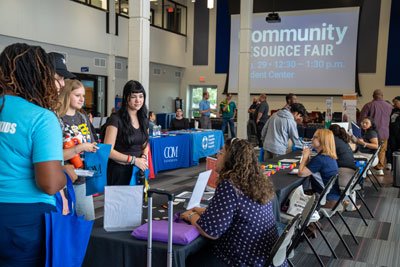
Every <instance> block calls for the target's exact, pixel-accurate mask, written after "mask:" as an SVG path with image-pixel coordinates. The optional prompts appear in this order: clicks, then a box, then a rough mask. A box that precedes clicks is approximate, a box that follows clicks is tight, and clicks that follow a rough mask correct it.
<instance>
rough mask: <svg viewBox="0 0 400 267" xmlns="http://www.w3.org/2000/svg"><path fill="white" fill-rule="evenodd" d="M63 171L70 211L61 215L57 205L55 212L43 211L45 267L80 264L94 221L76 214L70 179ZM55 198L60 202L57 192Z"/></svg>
mask: <svg viewBox="0 0 400 267" xmlns="http://www.w3.org/2000/svg"><path fill="white" fill-rule="evenodd" d="M64 173H65V175H66V177H67V198H68V206H69V208H70V211H71V212H70V214H68V215H62V212H61V211H60V209H59V207H58V208H57V210H58V211H57V212H50V213H45V224H46V265H45V266H46V267H53V266H54V267H55V266H57V267H63V266H66V267H67V266H68V267H74V266H81V265H82V262H83V259H84V258H85V254H86V248H87V245H88V243H89V238H90V234H91V232H92V227H93V222H94V221H85V220H84V219H83V216H77V215H76V211H75V193H74V188H73V186H72V180H71V178H70V177H69V176H68V174H67V173H66V172H65V171H64ZM56 198H57V203H60V199H59V198H61V196H60V194H59V193H57V194H56ZM61 203H62V200H61ZM61 210H62V208H61Z"/></svg>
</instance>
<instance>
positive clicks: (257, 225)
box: [182, 138, 286, 267]
mask: <svg viewBox="0 0 400 267" xmlns="http://www.w3.org/2000/svg"><path fill="white" fill-rule="evenodd" d="M215 171H216V172H217V173H219V177H218V181H217V184H218V186H217V189H216V191H215V195H214V197H213V198H212V200H211V203H210V204H209V206H208V208H207V209H204V208H194V209H192V210H189V211H187V212H185V213H183V214H182V217H183V219H185V220H186V221H189V222H190V223H191V224H193V225H195V226H196V227H197V228H198V229H199V231H200V233H201V235H203V236H205V237H207V238H210V239H212V240H216V241H215V242H214V243H213V244H212V248H211V247H209V248H208V249H204V250H202V251H201V252H199V253H198V254H195V255H193V256H192V257H189V258H188V261H187V262H188V264H187V265H188V266H220V267H222V266H264V262H265V261H266V260H267V258H268V254H269V252H270V251H271V248H272V246H273V245H274V243H275V242H276V240H277V238H278V231H277V227H276V224H275V218H274V214H273V212H272V202H271V200H272V199H273V197H274V188H273V185H272V183H271V182H270V180H268V179H267V178H266V176H265V175H264V174H263V170H262V168H261V167H260V165H259V164H258V163H257V158H256V156H255V154H254V151H253V148H252V146H251V145H250V144H249V143H248V142H247V141H245V140H239V139H237V138H233V139H229V140H228V141H227V142H226V143H225V145H224V147H223V149H222V150H221V151H220V153H219V154H218V159H217V163H216V167H215ZM284 265H286V261H285V263H284Z"/></svg>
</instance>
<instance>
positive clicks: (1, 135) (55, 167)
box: [0, 44, 66, 266]
mask: <svg viewBox="0 0 400 267" xmlns="http://www.w3.org/2000/svg"><path fill="white" fill-rule="evenodd" d="M54 74H55V72H54V66H53V59H52V58H51V57H50V56H49V55H48V54H46V52H45V51H44V50H43V49H42V48H41V47H38V46H29V45H27V44H13V45H10V46H8V47H6V48H5V49H4V51H3V52H2V53H1V55H0V233H1V234H0V266H44V260H45V258H46V257H45V231H44V230H45V222H44V216H43V215H44V213H46V212H50V211H55V210H56V208H55V205H56V200H55V197H54V196H53V195H54V194H55V193H57V192H58V191H59V190H61V189H62V188H63V187H64V186H65V183H66V177H65V175H64V173H63V172H62V167H61V161H62V156H63V155H62V140H61V137H62V135H61V128H60V124H59V122H58V119H57V117H56V115H55V113H54V112H53V111H54V110H55V108H56V107H57V105H58V101H57V88H56V85H55V78H54Z"/></svg>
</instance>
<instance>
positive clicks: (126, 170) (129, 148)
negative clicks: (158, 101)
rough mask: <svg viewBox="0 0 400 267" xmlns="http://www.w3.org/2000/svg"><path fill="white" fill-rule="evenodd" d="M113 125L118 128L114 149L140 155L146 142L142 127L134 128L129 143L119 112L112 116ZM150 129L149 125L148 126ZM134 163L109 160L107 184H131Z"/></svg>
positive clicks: (110, 123) (126, 153) (127, 153)
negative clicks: (126, 139) (125, 163)
mask: <svg viewBox="0 0 400 267" xmlns="http://www.w3.org/2000/svg"><path fill="white" fill-rule="evenodd" d="M109 125H112V126H114V127H116V128H117V129H118V134H117V138H116V140H115V145H114V150H116V151H118V152H119V153H122V154H125V155H133V156H135V157H137V158H138V157H140V156H141V154H142V151H143V145H144V143H145V142H146V135H145V133H144V132H143V131H142V130H141V128H139V129H136V128H133V135H134V137H133V140H134V141H133V143H132V144H128V143H127V142H126V141H125V138H123V133H122V127H123V124H122V121H121V119H120V117H119V116H118V114H113V115H111V117H110V120H109V122H108V126H109ZM146 128H147V129H148V125H147V126H146ZM132 170H133V165H123V164H119V163H117V162H115V161H114V160H112V159H109V160H108V165H107V184H108V185H129V183H130V181H131V177H132Z"/></svg>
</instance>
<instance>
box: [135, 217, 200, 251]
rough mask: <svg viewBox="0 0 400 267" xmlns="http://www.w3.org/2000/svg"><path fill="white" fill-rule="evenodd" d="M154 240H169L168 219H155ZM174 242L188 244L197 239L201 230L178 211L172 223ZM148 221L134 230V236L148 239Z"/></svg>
mask: <svg viewBox="0 0 400 267" xmlns="http://www.w3.org/2000/svg"><path fill="white" fill-rule="evenodd" d="M152 226H153V241H158V242H165V243H167V242H168V221H165V220H161V221H155V220H153V225H152ZM172 229H173V230H172V243H173V244H176V245H187V244H189V243H190V242H192V241H193V240H195V239H196V238H197V237H198V236H199V235H200V232H199V230H197V228H196V226H193V225H190V224H187V223H186V222H184V221H183V220H182V219H181V218H180V214H179V213H177V214H175V215H174V218H173V223H172ZM147 230H148V225H147V223H145V224H143V225H141V226H139V227H138V228H136V229H135V230H133V232H132V234H131V235H132V236H133V237H135V238H137V239H141V240H147Z"/></svg>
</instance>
